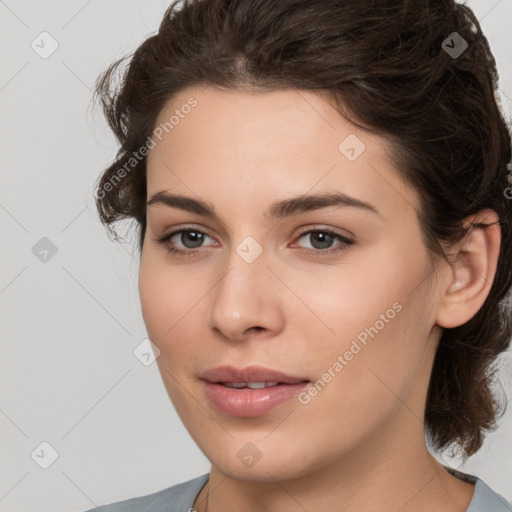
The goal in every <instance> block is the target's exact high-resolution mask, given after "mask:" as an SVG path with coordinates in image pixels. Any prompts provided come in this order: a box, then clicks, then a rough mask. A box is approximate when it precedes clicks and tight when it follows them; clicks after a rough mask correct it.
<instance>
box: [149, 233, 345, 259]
mask: <svg viewBox="0 0 512 512" xmlns="http://www.w3.org/2000/svg"><path fill="white" fill-rule="evenodd" d="M187 232H193V233H200V234H202V235H206V236H210V235H208V233H205V232H204V231H201V230H199V229H195V228H182V229H179V230H176V231H173V232H172V233H169V234H168V235H164V236H163V237H161V238H156V239H154V241H155V242H156V243H158V244H161V245H163V246H164V247H165V249H166V250H167V251H168V252H169V253H171V254H177V255H180V256H191V257H193V256H196V255H197V253H198V252H199V250H198V249H188V250H183V249H177V248H176V247H172V246H170V245H169V240H170V239H171V238H172V237H173V236H174V235H177V234H179V233H187ZM310 233H327V234H328V235H329V236H333V237H335V238H337V239H338V240H340V241H341V242H342V243H341V244H339V245H337V246H334V247H332V248H330V249H325V250H323V249H303V251H304V252H305V253H306V254H307V255H308V256H313V257H316V258H322V257H325V256H329V255H332V254H333V253H341V252H343V251H345V250H347V249H348V248H349V246H350V245H352V244H353V243H354V241H353V240H350V239H349V238H346V237H345V236H343V235H340V234H339V233H336V232H335V231H331V230H329V229H309V230H306V231H303V232H301V233H300V234H299V235H298V236H297V240H298V239H300V238H302V237H303V236H304V235H307V234H310ZM210 238H212V237H210Z"/></svg>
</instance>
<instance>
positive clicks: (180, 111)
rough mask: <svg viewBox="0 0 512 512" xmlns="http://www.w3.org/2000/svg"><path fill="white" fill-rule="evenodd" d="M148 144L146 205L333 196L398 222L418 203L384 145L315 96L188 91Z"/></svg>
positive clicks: (171, 104)
mask: <svg viewBox="0 0 512 512" xmlns="http://www.w3.org/2000/svg"><path fill="white" fill-rule="evenodd" d="M152 139H153V140H154V142H155V146H154V147H153V149H151V151H150V152H149V155H148V166H147V168H148V177H147V179H148V197H149V196H151V195H152V194H154V193H157V192H160V191H163V190H168V191H171V190H174V191H179V192H182V193H187V194H188V195H191V192H192V193H193V194H195V195H199V196H201V197H203V198H212V194H215V196H216V197H217V198H218V199H219V201H220V200H221V199H222V198H226V199H227V198H231V200H233V199H234V196H233V194H234V193H236V194H237V195H238V197H239V198H240V200H241V201H244V202H247V201H256V202H259V201H263V200H264V198H267V199H269V200H270V197H277V196H279V197H282V196H284V195H287V194H290V195H291V194H304V193H307V192H309V193H311V192H315V191H317V190H318V191H319V190H323V191H325V190H337V191H343V192H345V193H347V194H350V195H353V196H356V197H360V198H361V199H364V200H367V201H369V202H373V203H374V204H381V205H382V206H383V209H384V207H385V204H386V203H388V204H389V205H390V206H392V207H393V208H395V209H396V208H401V209H402V210H403V211H402V212H400V213H401V214H404V213H406V211H405V210H411V208H412V207H414V206H415V205H416V195H415V193H414V191H412V190H411V189H410V188H409V187H408V186H407V185H406V184H405V183H403V182H402V181H401V180H400V178H399V176H398V174H397V173H396V170H395V168H394V166H393V163H392V162H391V160H390V158H389V154H390V151H389V150H390V146H389V145H388V143H387V141H386V140H385V139H384V138H381V137H379V136H377V135H375V134H372V133H369V132H367V131H365V130H362V129H361V128H358V127H356V126H355V125H353V124H352V123H350V122H349V121H348V120H346V119H345V118H343V117H342V116H341V115H340V114H339V113H338V112H337V111H336V110H335V109H334V108H333V107H332V106H331V105H330V104H329V102H328V101H327V98H326V96H325V95H323V94H321V93H318V92H314V91H304V90H297V89H286V90H277V91H266V92H245V91H239V90H225V89H222V90H221V89H217V88H213V87H208V86H197V87H191V88H188V89H185V90H183V91H181V92H180V93H179V94H178V95H176V96H175V97H174V98H173V99H171V100H170V101H168V102H167V104H166V105H165V106H164V108H163V109H162V110H161V112H160V113H159V115H158V118H157V122H156V124H155V129H154V130H153V135H152ZM410 213H411V211H408V212H407V214H410Z"/></svg>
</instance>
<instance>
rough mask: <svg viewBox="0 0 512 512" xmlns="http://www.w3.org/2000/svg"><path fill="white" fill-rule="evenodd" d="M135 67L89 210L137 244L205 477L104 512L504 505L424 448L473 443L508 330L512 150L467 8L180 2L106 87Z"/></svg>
mask: <svg viewBox="0 0 512 512" xmlns="http://www.w3.org/2000/svg"><path fill="white" fill-rule="evenodd" d="M120 63H121V61H118V62H116V63H114V64H113V65H112V66H111V67H110V68H109V69H108V70H107V71H106V73H104V75H103V76H102V77H101V79H100V80H99V82H98V84H97V93H98V95H99V97H100V99H101V101H102V102H103V107H104V110H105V113H106V116H107V119H108V121H109V123H110V126H111V128H112V129H113V131H114V133H115V134H116V136H117V138H118V140H119V142H120V145H121V148H120V151H119V153H118V155H117V158H116V161H115V162H114V163H113V164H112V165H111V166H110V167H109V168H108V169H106V170H105V172H104V173H103V175H102V176H101V178H100V180H99V182H98V186H97V194H96V196H97V206H98V209H99V213H100V217H101V220H102V222H103V223H104V224H105V225H106V226H109V227H110V225H111V224H112V223H114V222H115V221H117V220H119V219H122V218H133V219H135V220H136V222H137V224H138V226H139V228H140V238H139V248H140V251H141V262H140V273H139V291H140V298H141V306H142V312H143V317H144V321H145V324H146V327H147V331H148V336H149V338H150V339H151V340H152V342H153V344H154V350H155V355H157V356H158V357H157V363H158V366H159V370H160V373H161V376H162V379H163V382H164V384H165V386H166V389H167V391H168V394H169V396H170V399H171V401H172V403H173V405H174V407H175V408H176V410H177V412H178V414H179V416H180V418H181V420H182V421H183V423H184V425H185V427H186V428H187V430H188V432H189V433H190V435H191V436H192V438H193V439H194V441H195V442H196V443H197V445H198V446H199V448H200V449H201V450H202V452H203V453H204V454H205V456H206V457H207V458H208V459H209V461H210V462H211V471H210V472H209V473H208V474H206V475H202V476H200V477H197V478H195V479H193V480H189V481H187V482H184V483H182V484H180V485H177V486H172V487H170V488H167V489H164V490H162V491H159V492H157V493H154V494H152V495H149V496H144V497H139V498H134V499H130V500H125V501H123V502H118V503H116V504H111V505H109V506H103V507H101V509H102V510H103V511H109V512H113V511H121V510H123V511H128V510H130V511H131V510H133V511H135V510H136V511H143V510H151V511H164V510H165V511H171V510H173V511H178V510H179V511H187V510H192V509H193V510H196V511H198V512H219V511H231V510H233V511H234V510H243V511H244V512H245V511H260V510H265V511H269V512H270V511H277V510H279V511H290V512H291V511H303V510H308V511H313V510H321V509H323V510H336V511H354V510H357V511H377V512H378V511H390V510H393V511H395V510H397V511H398V510H400V511H402V512H406V511H423V510H425V511H427V510H428V511H432V510H435V511H438V512H462V511H467V512H477V511H479V512H480V511H482V512H483V511H486V512H488V511H494V512H501V511H506V510H508V511H510V510H511V507H510V504H508V503H507V501H506V500H505V499H504V498H503V497H502V496H500V495H499V494H497V493H496V492H495V491H493V490H492V489H490V488H489V487H488V486H487V485H486V484H485V483H484V482H483V481H482V480H480V479H479V478H477V477H476V476H474V475H466V474H463V473H460V472H457V471H454V470H451V469H450V468H448V467H446V466H443V465H441V464H440V463H439V462H438V461H437V460H436V459H435V458H434V457H433V456H432V455H431V454H430V452H429V450H428V449H427V445H426V438H425V435H427V438H428V440H429V441H430V442H431V444H432V446H433V448H434V449H437V450H441V449H444V448H446V447H449V446H451V447H456V448H458V449H459V451H460V452H461V453H462V455H464V456H465V457H469V456H471V455H472V454H474V453H476V452H477V451H478V449H479V448H480V447H481V445H482V442H483V439H484V437H485V433H486V432H487V431H489V430H491V429H492V428H493V427H494V426H495V424H496V420H497V418H498V417H499V415H500V414H501V413H502V412H503V403H502V402H503V397H502V396H500V395H495V394H494V392H493V391H492V384H493V379H492V376H493V370H494V369H495V367H494V363H495V360H496V357H497V356H498V355H499V354H500V353H502V352H503V351H505V350H506V349H507V347H508V346H509V343H510V339H511V337H512V322H511V314H510V303H509V302H508V298H509V297H510V289H511V283H512V265H511V263H512V243H511V242H512V234H511V224H512V223H511V221H512V213H511V208H510V198H509V195H508V194H507V190H508V187H509V186H510V185H509V182H508V178H509V174H510V173H509V170H508V165H509V163H510V161H511V141H510V135H509V132H508V130H507V126H506V124H505V122H504V120H503V116H502V113H501V112H500V109H499V107H498V105H497V102H496V98H495V94H494V91H495V88H496V86H497V85H496V83H497V74H496V69H495V61H494V59H493V56H492V54H491V52H490V49H489V46H488V43H487V40H486V38H485V37H484V36H483V35H482V33H481V30H480V25H479V23H478V21H477V19H476V18H475V16H474V14H473V12H472V11H471V10H470V9H469V8H468V7H465V6H463V5H457V4H456V3H455V2H454V1H453V0H436V1H426V0H421V1H416V2H414V3H413V2H409V1H407V0H401V1H396V0H394V1H381V2H366V1H364V2H362V1H361V0H343V1H341V0H340V1H335V0H322V1H316V2H311V1H309V0H286V1H282V2H268V1H263V0H238V1H226V0H199V1H192V2H186V3H185V4H184V5H182V6H180V7H179V8H178V7H177V5H176V3H173V4H172V5H171V6H170V7H169V9H168V11H167V12H166V14H165V16H164V19H163V20H162V23H161V25H160V29H159V32H158V34H156V35H154V36H152V37H149V38H148V39H147V40H146V41H144V43H143V44H142V45H141V46H140V47H139V48H138V49H137V51H136V52H135V54H134V55H133V57H132V59H131V62H130V65H129V67H128V69H127V71H126V73H125V74H124V75H123V76H122V82H121V84H120V87H119V88H118V89H114V87H113V86H114V79H115V74H116V71H117V70H118V68H119V65H120ZM110 229H112V228H110ZM111 232H112V233H113V231H111ZM98 510H99V509H98Z"/></svg>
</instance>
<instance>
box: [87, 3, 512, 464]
mask: <svg viewBox="0 0 512 512" xmlns="http://www.w3.org/2000/svg"><path fill="white" fill-rule="evenodd" d="M454 32H456V33H457V34H456V35H455V36H454V34H453V33H454ZM450 37H451V39H450ZM454 37H456V38H458V39H453V38H454ZM460 38H462V39H460ZM455 41H458V43H457V44H459V46H458V48H461V46H460V42H461V41H462V43H463V42H464V41H465V42H466V43H467V48H466V49H465V50H464V51H463V52H462V53H461V54H460V55H453V53H452V54H450V52H449V51H447V49H450V48H454V47H455ZM462 48H463V47H462ZM124 63H127V64H128V65H126V66H124V67H123V66H122V64H124ZM194 85H209V86H212V87H219V88H231V89H238V90H251V91H254V90H256V91H258V90H262V91H263V90H277V89H290V88H297V89H303V90H316V91H318V92H320V91H323V92H325V93H327V97H328V98H330V99H332V104H333V105H335V106H336V107H337V108H338V111H339V112H340V114H341V115H343V116H344V117H346V118H348V119H350V120H351V121H352V122H354V123H355V124H357V125H358V126H360V127H363V128H365V129H366V130H369V131H371V132H373V133H376V134H379V135H381V136H383V137H385V138H386V139H387V140H388V141H389V144H390V147H391V148H392V150H393V159H394V163H395V165H396V170H397V172H398V173H399V174H400V175H401V176H402V177H403V178H404V179H405V180H406V182H407V183H408V184H409V185H410V186H412V187H413V188H414V189H415V190H416V191H417V192H418V193H419V195H420V197H421V203H420V208H419V211H418V212H417V213H418V218H419V221H420V225H421V230H422V235H423V238H424V241H425V245H426V247H427V249H428V254H429V256H430V258H431V261H434V262H435V261H438V257H442V258H445V259H446V254H445V253H444V251H443V249H442V247H441V243H444V244H448V245H449V244H451V243H454V242H457V241H459V240H461V239H462V238H463V237H464V236H465V235H466V233H467V232H468V230H470V229H473V227H474V226H466V225H465V224H464V223H463V220H464V219H465V218H466V217H468V216H470V215H472V214H474V213H477V212H478V211H480V210H482V209H484V208H491V209H493V210H494V211H495V212H496V213H497V214H498V217H499V219H500V220H499V225H500V229H501V246H500V252H499V259H498V265H497V270H496V275H495V278H494V281H493V283H492V287H491V289H490V292H489V294H488V296H487V298H486V300H485V302H484V304H483V305H482V307H481V308H480V309H479V311H478V312H477V313H476V314H475V315H474V317H473V318H471V320H469V321H468V322H467V323H465V324H464V325H461V326H459V327H455V328H451V329H444V331H443V334H442V336H441V339H440V342H439V347H438V350H437V353H436V357H435V360H434V364H433V369H432V374H431V378H430V383H429V389H428V396H427V402H426V409H425V428H426V432H427V433H428V434H429V437H430V440H431V442H432V445H433V446H434V447H435V448H437V449H439V450H441V449H444V448H446V447H447V446H448V445H452V446H453V447H455V448H457V447H458V449H460V448H462V450H463V456H464V457H465V458H467V457H468V456H470V455H472V454H473V453H475V452H476V451H477V450H478V449H479V448H480V447H481V445H482V443H483V439H484V436H485V431H489V430H492V429H495V428H496V421H497V419H498V417H499V416H500V415H501V414H502V413H503V412H504V408H505V406H504V404H503V403H501V400H500V398H499V395H498V394H497V390H496V389H495V384H496V383H497V379H496V371H497V368H498V361H499V358H498V355H499V354H501V353H502V352H504V351H505V350H506V349H507V348H508V346H509V344H510V340H511V338H512V314H511V303H510V290H511V286H512V232H511V226H512V213H511V208H510V200H511V194H510V191H511V190H512V189H511V188H510V186H511V184H510V183H509V180H510V176H509V175H510V162H511V138H510V132H509V129H508V126H507V124H506V122H505V120H504V117H503V114H502V112H501V109H500V105H499V100H498V96H497V89H498V74H497V69H496V62H495V59H494V57H493V55H492V53H491V50H490V48H489V44H488V42H487V39H486V37H485V36H484V35H483V34H482V31H481V27H480V24H479V22H478V20H477V18H476V16H475V14H474V13H473V11H472V10H471V9H470V8H469V7H467V6H466V5H462V4H457V3H456V2H455V1H453V0H414V1H412V0H373V1H370V0H315V1H311V0H280V1H278V2H271V1H268V0H195V1H185V2H183V3H182V4H179V2H177V1H174V2H173V3H172V4H171V5H170V6H169V8H168V9H167V11H166V12H165V15H164V17H163V20H162V21H161V24H160V27H159V29H158V32H157V33H156V34H155V35H152V36H150V37H148V38H147V39H146V40H145V41H144V42H143V43H142V44H141V45H140V46H139V47H138V48H137V49H136V51H135V52H134V53H133V54H130V55H128V56H125V57H122V58H120V59H118V60H117V61H115V62H114V63H112V64H111V65H110V66H109V67H108V69H107V70H105V71H104V72H103V73H102V74H101V75H100V76H99V78H98V80H97V82H96V90H95V94H94V98H95V99H98V100H99V101H100V104H101V107H102V108H103V111H104V114H105V116H106V118H107V121H108V123H109V126H110V127H111V129H112V130H113V132H114V134H115V136H116V138H117V140H118V141H119V144H120V148H119V150H118V152H117V155H116V158H115V161H114V162H113V163H112V164H111V165H110V166H109V167H108V168H107V169H105V170H104V171H103V173H102V175H101V176H100V178H99V179H98V181H97V183H96V190H95V197H96V205H97V208H98V212H99V216H100V219H101V221H102V223H103V224H104V225H105V227H107V228H108V231H109V234H110V235H114V236H115V237H116V239H119V238H118V236H117V234H116V232H115V229H113V228H112V227H111V225H112V224H113V223H115V222H116V221H118V220H120V219H133V220H134V221H135V222H136V224H137V228H139V229H140V231H139V250H140V251H142V248H143V240H144V235H145V229H146V194H147V190H146V158H145V157H144V158H140V159H137V161H135V160H134V159H133V155H134V152H137V151H139V150H140V148H141V147H143V146H144V145H145V144H146V142H147V140H148V139H147V138H148V137H149V136H150V135H151V134H152V131H153V130H154V128H155V123H156V119H157V117H158V115H159V113H160V112H161V110H162V108H163V107H164V105H165V104H166V102H168V101H169V100H170V99H172V98H173V97H174V96H175V95H176V94H177V93H178V92H180V91H182V90H183V89H185V88H187V87H191V86H194ZM130 159H132V160H130ZM128 162H130V166H131V167H126V164H127V163H128ZM123 166H125V167H124V169H125V172H122V173H120V169H121V168H123ZM507 191H509V192H507ZM479 226H480V227H485V225H479Z"/></svg>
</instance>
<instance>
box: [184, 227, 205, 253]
mask: <svg viewBox="0 0 512 512" xmlns="http://www.w3.org/2000/svg"><path fill="white" fill-rule="evenodd" d="M203 237H204V235H203V234H202V233H198V232H197V231H183V232H182V233H181V242H182V244H183V245H184V246H185V247H187V248H188V249H194V248H196V247H200V246H201V242H202V241H203ZM190 241H192V246H190V245H187V243H188V242H190Z"/></svg>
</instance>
